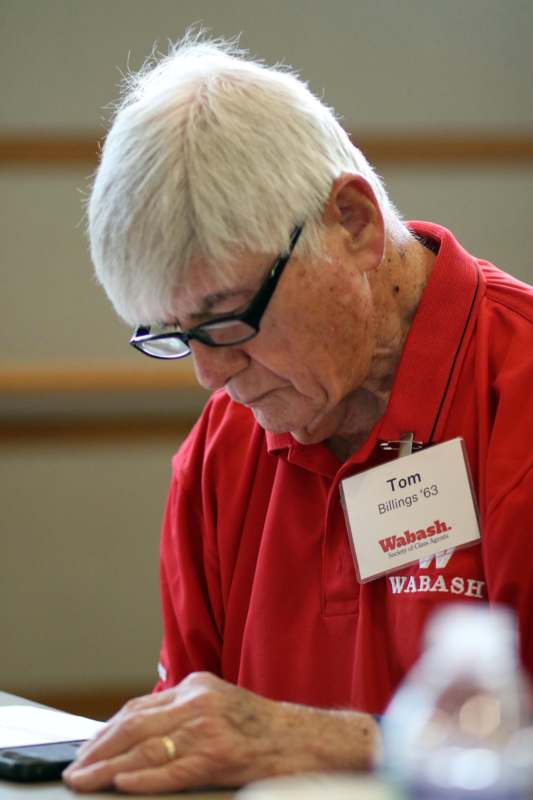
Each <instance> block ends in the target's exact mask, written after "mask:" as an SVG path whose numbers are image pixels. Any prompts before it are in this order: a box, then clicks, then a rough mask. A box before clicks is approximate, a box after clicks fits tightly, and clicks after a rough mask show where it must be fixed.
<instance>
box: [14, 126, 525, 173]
mask: <svg viewBox="0 0 533 800" xmlns="http://www.w3.org/2000/svg"><path fill="white" fill-rule="evenodd" d="M102 137H103V133H102V134H97V133H91V132H80V133H72V134H66V133H60V132H53V131H52V132H35V133H28V132H19V133H17V132H13V133H9V134H8V133H4V134H2V133H0V167H17V168H20V167H30V168H33V167H39V166H43V167H52V168H60V167H82V166H86V165H88V164H89V165H90V164H92V165H95V164H96V162H97V153H98V149H99V140H101V139H102ZM352 138H353V140H354V142H355V143H356V144H357V145H358V146H359V147H360V148H361V149H362V150H363V152H364V153H365V154H366V155H367V157H368V158H369V159H370V161H372V162H376V163H379V164H384V163H396V164H402V163H415V164H424V163H427V164H450V163H458V164H462V163H469V164H491V165H493V164H495V163H522V162H526V161H533V131H525V132H507V133H491V134H487V133H486V132H481V131H470V132H465V133H460V132H456V131H445V132H439V133H435V132H433V131H420V132H416V133H390V134H383V133H379V132H375V133H371V132H369V133H366V134H362V135H360V136H359V135H356V134H352Z"/></svg>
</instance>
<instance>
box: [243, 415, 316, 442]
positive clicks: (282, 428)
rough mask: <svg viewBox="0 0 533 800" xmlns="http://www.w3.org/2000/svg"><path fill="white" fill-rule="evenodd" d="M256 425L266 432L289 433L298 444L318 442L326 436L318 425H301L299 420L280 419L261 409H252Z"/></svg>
mask: <svg viewBox="0 0 533 800" xmlns="http://www.w3.org/2000/svg"><path fill="white" fill-rule="evenodd" d="M252 411H253V415H254V417H255V420H256V422H257V424H258V425H260V426H261V428H263V430H265V431H268V433H273V434H281V433H290V434H291V436H292V437H293V439H295V440H296V441H297V442H298V443H299V444H318V443H319V442H323V441H324V439H325V438H326V435H325V434H324V431H323V430H322V429H321V427H320V426H314V425H309V426H305V425H304V426H302V423H301V421H298V422H295V421H294V420H289V419H280V418H279V416H274V415H270V414H265V413H264V412H263V411H262V410H261V409H252Z"/></svg>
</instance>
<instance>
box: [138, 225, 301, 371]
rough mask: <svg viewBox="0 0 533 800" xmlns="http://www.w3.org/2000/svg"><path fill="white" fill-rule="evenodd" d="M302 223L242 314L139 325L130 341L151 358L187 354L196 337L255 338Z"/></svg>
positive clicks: (226, 341)
mask: <svg viewBox="0 0 533 800" xmlns="http://www.w3.org/2000/svg"><path fill="white" fill-rule="evenodd" d="M302 229H303V225H297V226H296V228H294V230H293V231H292V233H291V238H290V243H289V247H288V249H287V251H286V252H285V253H283V254H282V255H280V256H279V257H278V258H277V259H276V261H275V262H274V264H273V265H272V267H271V269H270V271H269V273H268V275H267V277H266V279H265V281H264V282H263V283H262V285H261V286H260V288H259V290H258V291H257V293H256V294H255V295H254V297H253V298H252V300H251V301H250V303H249V304H248V306H247V308H246V309H245V310H244V311H243V312H242V313H241V314H225V315H224V316H220V317H214V318H213V319H211V320H209V322H204V323H202V324H201V325H196V327H194V328H191V329H190V330H188V331H180V330H176V329H172V330H170V331H169V330H168V328H167V327H166V326H164V327H161V328H154V327H153V326H152V327H146V326H140V327H139V328H137V329H136V330H135V332H134V334H133V336H132V337H131V339H130V342H129V343H130V344H131V345H132V346H133V347H136V348H137V350H140V351H141V353H145V354H146V355H147V356H151V357H152V358H184V357H185V356H188V355H190V353H191V348H190V346H189V342H190V341H191V340H196V341H197V342H202V344H206V345H207V346H208V347H231V346H232V345H237V344H242V343H243V342H247V341H248V340H249V339H253V337H254V336H257V334H258V333H259V327H260V323H261V318H262V316H263V314H264V313H265V311H266V308H267V306H268V304H269V302H270V299H271V297H272V295H273V294H274V290H275V289H276V286H277V285H278V281H279V279H280V278H281V274H282V272H283V269H284V267H285V265H286V264H287V261H288V260H289V258H290V257H291V255H292V251H293V250H294V248H295V247H296V242H297V241H298V239H299V238H300V234H301V232H302Z"/></svg>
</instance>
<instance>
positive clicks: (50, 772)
mask: <svg viewBox="0 0 533 800" xmlns="http://www.w3.org/2000/svg"><path fill="white" fill-rule="evenodd" d="M84 741H86V740H85V739H82V740H81V741H76V742H50V743H48V744H29V745H24V746H22V747H2V748H0V778H4V779H7V780H10V781H22V782H30V781H54V780H58V779H59V778H61V773H62V772H63V770H64V769H65V768H66V767H68V765H69V764H70V763H71V762H72V761H74V759H75V758H76V753H77V750H78V747H79V746H80V745H82V744H83V742H84Z"/></svg>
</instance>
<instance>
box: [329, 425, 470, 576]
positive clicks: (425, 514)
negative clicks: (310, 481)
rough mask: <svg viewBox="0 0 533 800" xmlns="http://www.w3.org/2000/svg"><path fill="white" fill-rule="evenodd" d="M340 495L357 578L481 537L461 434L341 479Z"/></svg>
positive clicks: (375, 574)
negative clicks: (458, 436) (455, 437)
mask: <svg viewBox="0 0 533 800" xmlns="http://www.w3.org/2000/svg"><path fill="white" fill-rule="evenodd" d="M341 499H342V503H343V506H344V512H345V515H346V522H347V525H348V530H349V533H350V537H351V541H352V549H353V553H354V558H355V564H356V569H357V577H358V579H359V581H360V582H361V583H364V582H365V581H369V580H372V579H373V578H377V577H379V576H380V575H385V574H386V573H388V572H392V571H395V570H397V569H399V568H400V567H405V566H406V565H408V564H413V563H416V562H417V561H418V560H419V559H421V558H429V557H430V556H434V555H436V554H438V553H440V552H441V551H442V550H448V549H449V548H455V547H464V546H466V545H471V544H475V543H476V542H477V541H479V538H480V531H479V522H478V516H477V509H476V504H475V500H474V496H473V493H472V485H471V479H470V472H469V469H468V463H467V460H466V453H465V450H464V444H463V440H462V439H461V438H457V439H451V440H450V441H449V442H443V443H442V444H438V445H434V446H433V447H430V448H428V449H427V450H421V451H419V452H417V453H413V454H412V455H408V456H407V455H406V456H404V457H403V458H396V459H394V460H393V461H390V462H388V463H387V464H382V465H380V466H379V467H374V468H373V469H369V470H367V471H366V472H362V473H360V474H359V475H352V476H351V477H350V478H346V479H345V480H343V481H342V482H341Z"/></svg>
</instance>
